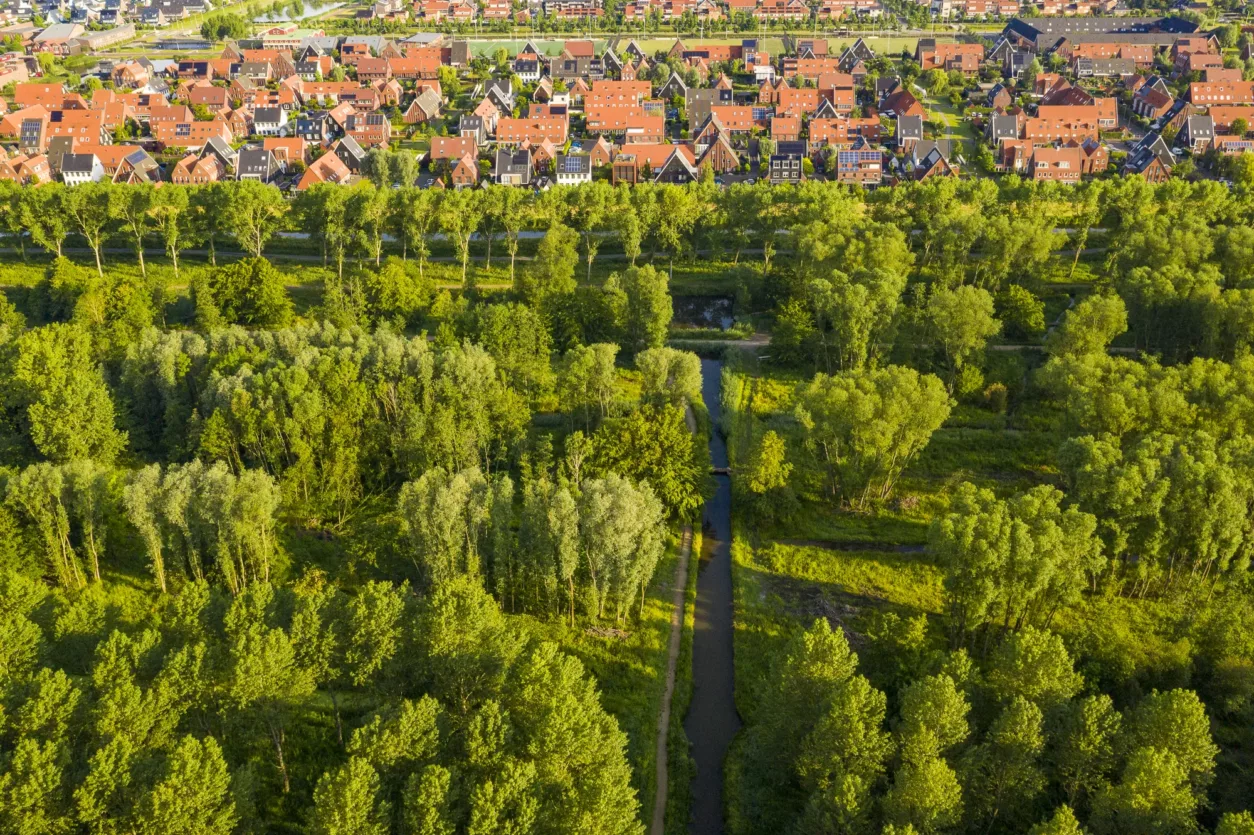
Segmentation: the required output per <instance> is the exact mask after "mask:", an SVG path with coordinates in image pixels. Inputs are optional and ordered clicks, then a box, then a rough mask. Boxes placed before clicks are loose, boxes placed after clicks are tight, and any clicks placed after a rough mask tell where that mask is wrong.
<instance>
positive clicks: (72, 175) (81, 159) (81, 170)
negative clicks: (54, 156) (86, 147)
mask: <svg viewBox="0 0 1254 835" xmlns="http://www.w3.org/2000/svg"><path fill="white" fill-rule="evenodd" d="M104 175H105V170H104V166H103V165H101V163H100V159H99V157H97V156H96V155H95V154H66V155H65V156H63V157H61V180H62V181H63V182H64V183H65V184H66V185H67V186H78V185H82V184H83V183H98V182H100V181H101V180H103V179H104Z"/></svg>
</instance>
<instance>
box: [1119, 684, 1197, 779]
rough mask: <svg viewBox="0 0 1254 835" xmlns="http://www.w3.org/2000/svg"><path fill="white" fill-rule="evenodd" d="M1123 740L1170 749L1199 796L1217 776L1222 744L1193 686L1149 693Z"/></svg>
mask: <svg viewBox="0 0 1254 835" xmlns="http://www.w3.org/2000/svg"><path fill="white" fill-rule="evenodd" d="M1123 744H1124V745H1125V746H1126V747H1127V749H1128V750H1133V749H1137V748H1156V749H1158V750H1160V751H1170V752H1171V754H1172V756H1173V757H1175V760H1176V762H1177V764H1178V765H1179V766H1180V768H1182V769H1184V772H1185V775H1186V776H1187V777H1188V779H1189V782H1190V784H1191V785H1192V786H1193V788H1194V791H1195V792H1197V793H1198V795H1199V797H1200V796H1201V795H1202V794H1203V793H1204V790H1205V788H1206V787H1207V786H1208V785H1209V784H1210V782H1211V779H1212V778H1213V776H1214V771H1215V756H1216V755H1217V754H1218V753H1219V748H1218V746H1216V745H1215V743H1214V741H1213V740H1212V739H1211V731H1210V719H1209V718H1208V717H1207V716H1206V707H1205V705H1203V704H1202V701H1201V699H1199V698H1198V697H1197V694H1196V693H1194V692H1193V691H1192V690H1169V691H1167V692H1165V693H1160V692H1158V691H1154V692H1153V693H1151V694H1150V695H1148V696H1146V697H1145V698H1144V699H1143V700H1142V701H1141V703H1140V704H1138V705H1137V706H1136V709H1135V710H1133V711H1132V714H1131V716H1130V717H1129V719H1128V723H1127V725H1126V726H1125V728H1124V735H1123Z"/></svg>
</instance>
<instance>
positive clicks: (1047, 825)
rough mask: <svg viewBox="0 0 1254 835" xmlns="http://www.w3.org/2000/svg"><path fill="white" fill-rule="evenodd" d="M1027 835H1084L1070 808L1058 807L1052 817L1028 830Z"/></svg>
mask: <svg viewBox="0 0 1254 835" xmlns="http://www.w3.org/2000/svg"><path fill="white" fill-rule="evenodd" d="M1028 835H1084V830H1083V829H1081V828H1080V822H1079V821H1078V820H1076V817H1075V812H1073V811H1071V807H1070V806H1059V807H1058V811H1056V812H1054V816H1053V817H1052V818H1050V819H1049V820H1047V821H1042V822H1040V823H1038V824H1037V825H1036V826H1034V827H1032V828H1031V829H1030V830H1028Z"/></svg>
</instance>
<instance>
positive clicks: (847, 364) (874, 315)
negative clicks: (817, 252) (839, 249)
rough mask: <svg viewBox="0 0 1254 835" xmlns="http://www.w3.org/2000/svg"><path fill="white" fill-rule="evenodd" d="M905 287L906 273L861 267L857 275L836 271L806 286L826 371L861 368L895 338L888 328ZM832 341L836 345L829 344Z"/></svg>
mask: <svg viewBox="0 0 1254 835" xmlns="http://www.w3.org/2000/svg"><path fill="white" fill-rule="evenodd" d="M905 286H906V275H905V272H904V271H903V272H893V271H889V270H883V269H879V270H874V271H871V270H859V271H857V272H855V273H854V274H853V275H852V276H850V275H846V274H845V273H843V272H841V271H839V270H836V271H833V272H832V274H831V276H830V278H826V279H824V278H819V279H815V280H813V281H811V282H810V284H809V286H808V287H807V288H806V294H807V299H808V302H809V304H810V309H811V312H812V316H813V321H814V323H815V327H816V330H815V332H814V335H815V337H816V338H817V340H818V342H819V348H820V353H821V355H822V356H823V359H824V367H825V370H827V371H829V372H830V371H831V369H832V364H833V363H832V359H833V357H832V355H833V354H834V355H835V356H834V359H835V360H836V362H835V364H836V366H837V368H839V369H840V370H842V371H850V370H858V369H861V368H862V367H864V366H865V365H866V364H867V363H868V362H870V361H872V360H874V359H875V358H876V357H878V356H879V354H880V350H881V349H880V345H881V344H883V343H885V342H889V341H891V340H890V339H888V338H887V337H888V330H889V328H890V327H891V325H892V323H893V319H894V317H895V316H896V315H897V310H898V308H899V306H900V301H901V293H902V290H904V289H905ZM829 342H830V343H831V345H830V346H829Z"/></svg>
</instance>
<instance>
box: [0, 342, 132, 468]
mask: <svg viewBox="0 0 1254 835" xmlns="http://www.w3.org/2000/svg"><path fill="white" fill-rule="evenodd" d="M13 347H14V352H13V356H12V358H11V360H10V363H11V364H10V365H9V368H8V369H7V370H8V375H9V380H10V381H11V384H10V385H9V386H8V391H7V392H6V393H5V395H4V401H3V402H4V406H5V410H6V411H7V412H8V413H9V415H10V426H12V427H14V429H15V431H16V432H17V434H18V437H19V438H21V439H23V440H24V441H29V443H30V444H32V445H33V446H34V449H35V451H37V452H38V454H39V455H41V456H42V457H44V458H46V459H49V460H52V461H70V460H73V459H75V458H95V459H97V460H100V461H111V460H112V459H113V457H114V456H116V455H117V454H118V452H119V451H121V449H122V448H123V447H124V446H125V444H126V436H125V435H124V434H123V433H121V432H119V431H118V430H117V428H116V427H115V425H114V408H113V400H112V399H111V398H110V396H109V391H108V388H107V387H106V386H105V382H104V379H103V377H102V376H101V373H100V369H99V368H98V367H97V366H96V362H95V359H94V357H93V356H92V345H91V337H90V336H88V334H87V333H86V331H85V330H84V329H83V328H81V327H79V326H78V325H66V324H54V325H48V326H46V327H43V328H36V329H34V330H29V331H26V332H25V333H23V334H21V335H20V336H19V337H18V338H17V339H16V340H15V342H14V344H13Z"/></svg>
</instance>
